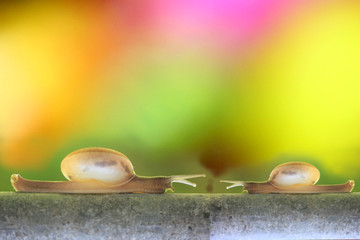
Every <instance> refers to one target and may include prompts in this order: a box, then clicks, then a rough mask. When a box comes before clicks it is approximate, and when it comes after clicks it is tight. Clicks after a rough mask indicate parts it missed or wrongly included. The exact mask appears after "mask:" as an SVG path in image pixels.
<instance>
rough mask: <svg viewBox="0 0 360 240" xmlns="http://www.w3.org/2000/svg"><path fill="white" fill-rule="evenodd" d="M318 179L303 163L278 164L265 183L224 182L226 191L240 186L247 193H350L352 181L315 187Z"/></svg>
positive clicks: (312, 167) (311, 166) (316, 174)
mask: <svg viewBox="0 0 360 240" xmlns="http://www.w3.org/2000/svg"><path fill="white" fill-rule="evenodd" d="M319 178H320V172H319V170H318V169H317V168H316V167H314V166H313V165H311V164H309V163H305V162H288V163H284V164H280V165H279V166H277V167H275V168H274V170H273V171H272V172H271V174H270V177H269V180H268V181H267V182H258V183H257V182H244V181H224V180H221V182H226V183H232V184H233V185H230V186H228V187H226V189H229V188H233V187H238V186H242V187H243V190H247V191H248V193H342V192H351V191H352V189H353V188H354V186H355V182H354V181H353V180H349V181H347V182H346V183H344V184H339V185H315V183H317V181H318V180H319Z"/></svg>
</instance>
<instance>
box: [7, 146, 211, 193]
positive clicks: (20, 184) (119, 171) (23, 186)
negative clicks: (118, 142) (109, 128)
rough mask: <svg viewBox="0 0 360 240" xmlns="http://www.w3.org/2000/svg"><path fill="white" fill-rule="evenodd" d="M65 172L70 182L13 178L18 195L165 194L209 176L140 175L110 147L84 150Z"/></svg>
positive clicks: (63, 164) (75, 155)
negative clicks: (181, 184) (198, 178)
mask: <svg viewBox="0 0 360 240" xmlns="http://www.w3.org/2000/svg"><path fill="white" fill-rule="evenodd" d="M61 171H62V173H63V175H64V176H65V177H66V178H67V179H68V180H69V181H60V182H50V181H33V180H27V179H24V178H22V177H21V176H20V175H19V174H13V175H12V176H11V183H12V185H13V187H14V188H15V190H16V191H18V192H52V193H164V192H165V191H166V190H167V189H170V190H172V191H173V190H174V188H173V187H172V185H171V184H172V183H173V182H178V183H184V184H188V185H191V186H193V187H195V186H196V184H195V183H192V182H189V181H187V180H186V179H190V178H197V177H205V175H203V174H199V175H179V176H176V175H175V176H169V177H140V176H136V175H135V172H134V168H133V165H132V164H131V162H130V160H129V159H128V158H127V157H126V156H125V155H123V154H122V153H120V152H117V151H115V150H112V149H107V148H97V147H91V148H83V149H79V150H76V151H74V152H72V153H70V154H69V155H67V156H66V157H65V158H64V160H62V162H61Z"/></svg>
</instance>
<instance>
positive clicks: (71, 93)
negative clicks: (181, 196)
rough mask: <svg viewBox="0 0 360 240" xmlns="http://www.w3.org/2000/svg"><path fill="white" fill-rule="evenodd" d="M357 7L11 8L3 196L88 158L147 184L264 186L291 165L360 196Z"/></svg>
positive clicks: (0, 26) (204, 188)
mask: <svg viewBox="0 0 360 240" xmlns="http://www.w3.org/2000/svg"><path fill="white" fill-rule="evenodd" d="M359 59H360V2H358V1H349V0H345V1H321V0H319V1H311V2H310V1H285V0H273V1H263V0H253V1H245V0H240V1H239V0H229V1H222V0H211V1H208V0H199V1H191V0H181V1H180V0H179V1H178V0H175V1H165V0H163V1H162V0H150V1H130V0H125V1H123V0H121V1H120V0H119V1H112V0H111V1H110V0H109V1H96V0H91V1H50V2H49V1H31V0H27V1H21V2H19V1H1V3H0V190H2V191H12V187H11V184H10V175H11V173H21V175H22V176H24V177H26V178H31V179H37V180H64V179H65V178H64V177H63V176H62V174H61V172H60V162H61V160H62V158H63V157H65V156H66V155H67V154H68V153H70V152H72V151H74V150H76V149H79V148H83V147H89V146H98V147H107V148H113V149H116V150H118V151H120V152H122V153H124V154H125V155H127V156H128V157H129V158H130V159H131V161H132V163H133V165H134V168H135V171H136V173H137V174H138V175H146V176H153V175H172V174H198V173H206V174H207V176H208V177H207V178H206V179H201V178H200V179H195V180H194V182H196V183H198V187H197V188H195V189H194V188H191V187H189V186H181V185H179V184H177V183H175V184H174V186H175V189H176V192H203V193H206V192H213V193H227V192H239V190H240V189H236V188H235V189H231V190H226V189H225V186H226V184H224V183H219V180H220V179H226V180H257V181H259V180H267V178H268V176H269V174H270V172H271V170H272V169H273V168H274V167H275V166H276V165H277V164H280V163H283V162H287V161H307V162H310V163H312V164H314V165H315V166H316V167H318V168H319V170H320V172H321V174H322V177H321V179H320V181H319V183H321V184H333V183H343V182H345V181H347V180H348V179H354V180H355V181H356V182H357V183H358V186H356V187H355V191H359V190H360V61H359Z"/></svg>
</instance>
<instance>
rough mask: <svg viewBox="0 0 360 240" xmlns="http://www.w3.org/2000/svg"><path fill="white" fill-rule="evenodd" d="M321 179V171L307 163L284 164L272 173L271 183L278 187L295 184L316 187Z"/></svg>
mask: <svg viewBox="0 0 360 240" xmlns="http://www.w3.org/2000/svg"><path fill="white" fill-rule="evenodd" d="M319 179H320V171H319V170H318V169H317V168H316V167H314V166H313V165H311V164H309V163H305V162H291V163H284V164H281V165H279V166H277V167H275V168H274V170H272V171H271V173H270V178H269V180H268V182H269V183H271V184H273V185H275V186H277V187H284V186H285V187H286V186H291V185H295V184H303V185H314V184H315V183H317V181H319Z"/></svg>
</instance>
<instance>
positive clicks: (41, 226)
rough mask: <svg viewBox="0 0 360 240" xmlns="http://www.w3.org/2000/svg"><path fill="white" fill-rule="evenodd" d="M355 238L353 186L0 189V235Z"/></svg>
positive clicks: (359, 226) (358, 205)
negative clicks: (322, 189)
mask: <svg viewBox="0 0 360 240" xmlns="http://www.w3.org/2000/svg"><path fill="white" fill-rule="evenodd" d="M314 238H315V239H321V238H332V239H334V238H337V239H354V238H355V239H356V238H357V239H359V238H360V193H346V194H301V195H300V194H298V195H294V194H293V195H290V194H254V195H251V194H104V195H100V194H97V195H93V194H46V193H41V194H40V193H39V194H36V193H13V192H2V193H0V239H314Z"/></svg>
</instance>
